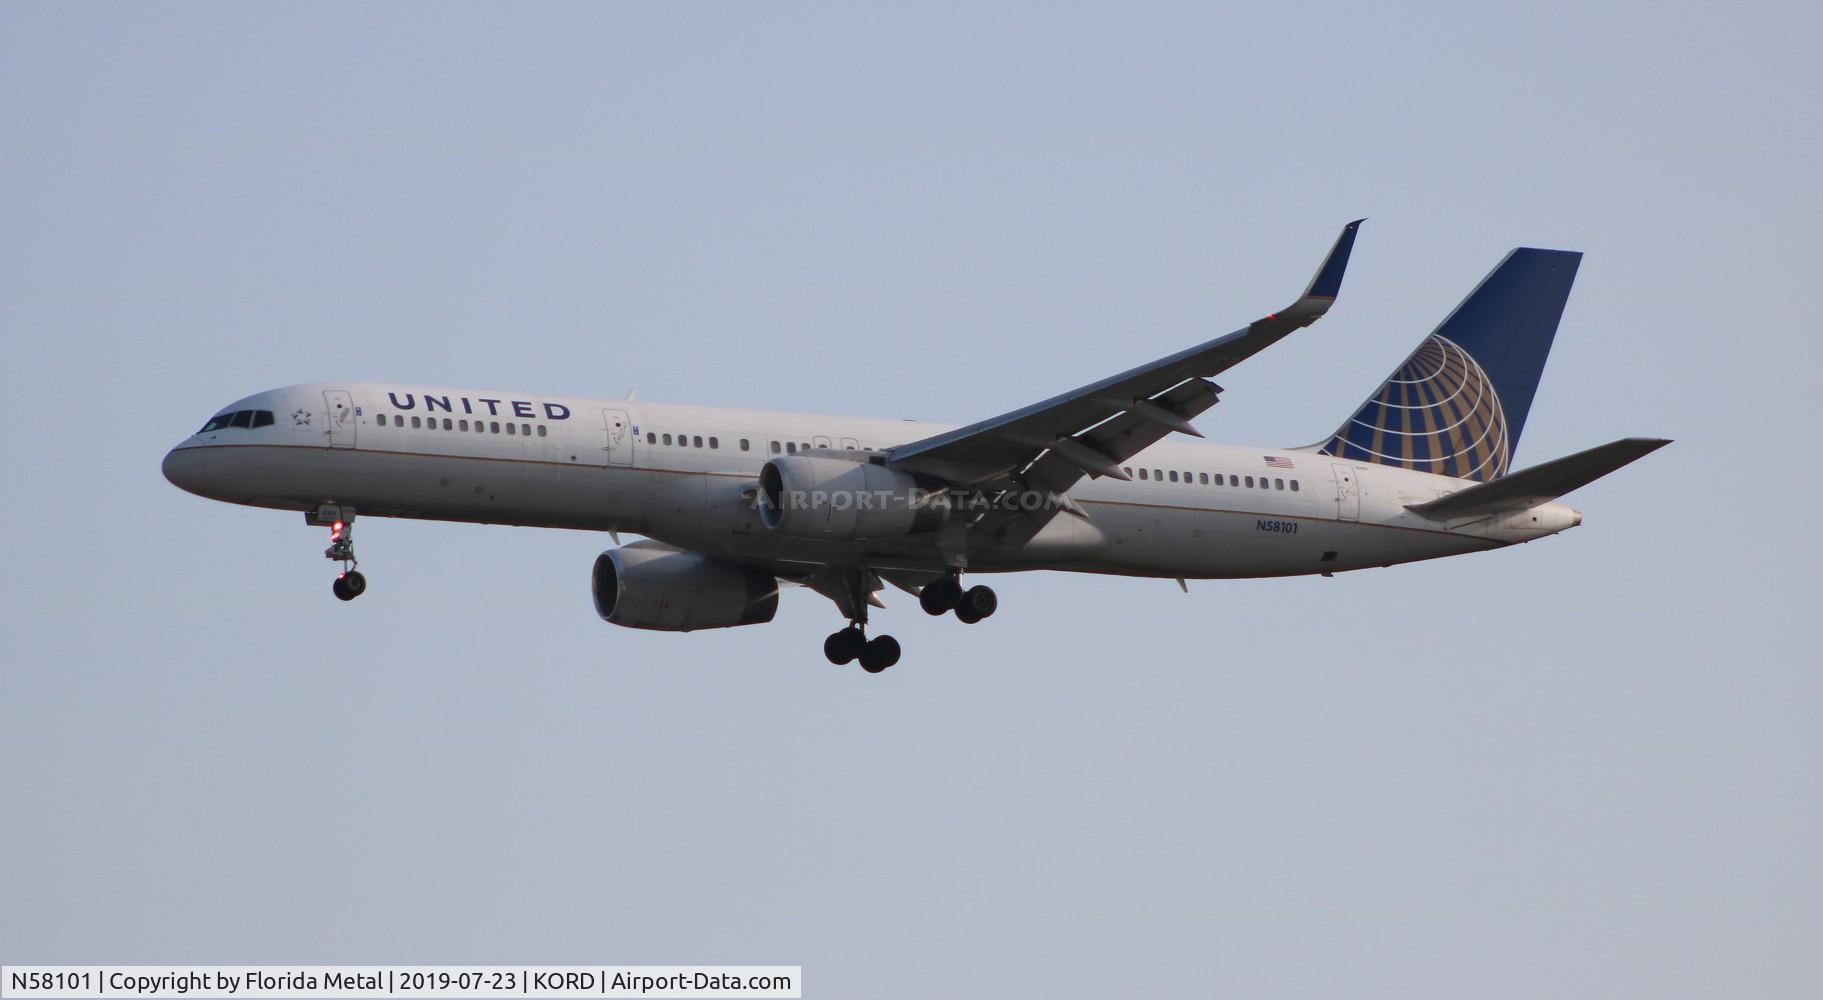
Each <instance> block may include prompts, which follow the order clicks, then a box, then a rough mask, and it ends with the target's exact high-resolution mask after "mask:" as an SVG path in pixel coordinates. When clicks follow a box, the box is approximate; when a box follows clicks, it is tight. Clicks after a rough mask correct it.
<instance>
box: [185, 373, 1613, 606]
mask: <svg viewBox="0 0 1823 1000" xmlns="http://www.w3.org/2000/svg"><path fill="white" fill-rule="evenodd" d="M242 410H250V411H262V412H270V413H271V414H272V418H271V422H270V423H267V424H264V425H263V426H247V427H232V426H231V427H225V428H221V429H216V430H205V431H203V432H199V433H197V434H195V435H192V436H191V437H190V438H189V439H187V440H185V441H184V442H182V443H181V444H179V445H178V446H177V447H176V448H175V449H173V450H172V452H171V453H170V455H169V456H167V458H166V460H165V474H166V476H167V477H169V478H170V479H171V481H172V482H174V483H176V484H177V485H179V486H181V487H183V488H184V489H186V490H189V491H190V492H193V493H197V494H199V495H202V496H206V497H210V498H213V499H217V500H224V501H228V502H232V503H242V504H249V505H253V506H260V507H272V508H277V509H281V510H299V511H312V510H316V509H318V508H319V507H321V506H323V505H326V504H334V505H341V506H345V507H351V508H353V509H354V510H355V511H357V512H358V513H359V514H362V515H366V516H370V517H372V516H379V517H411V518H425V519H432V520H446V521H470V522H478V523H486V524H516V525H531V526H541V527H561V528H583V529H591V530H611V531H625V532H630V533H636V534H642V535H646V536H649V537H652V538H655V539H658V540H660V541H662V542H665V543H667V544H670V545H674V546H677V547H679V548H685V549H692V550H696V551H699V552H703V553H706V554H709V555H713V556H719V557H722V558H727V559H732V560H737V561H741V562H746V563H750V564H754V565H760V566H768V567H771V568H774V569H777V570H779V571H780V572H782V573H789V572H791V570H792V567H794V566H797V565H800V564H802V565H811V564H820V565H845V564H847V565H867V566H871V567H875V568H903V569H907V570H936V569H943V568H945V567H947V566H955V565H958V562H959V561H960V563H961V564H964V565H966V567H967V568H968V569H969V570H971V571H987V572H993V571H1007V570H1019V569H1056V570H1071V571H1078V572H1092V573H1113V574H1122V575H1130V576H1149V577H1167V578H1168V577H1181V578H1219V577H1261V576H1289V575H1297V574H1305V573H1327V572H1332V571H1341V570H1351V569H1361V568H1365V567H1370V566H1384V565H1391V564H1393V563H1402V562H1411V561H1414V560H1420V559H1433V558H1437V557H1440V556H1448V555H1457V554H1460V553H1464V552H1472V551H1477V550H1481V549H1488V548H1496V547H1499V546H1503V545H1510V544H1513V543H1516V542H1524V541H1530V540H1532V539H1534V538H1539V537H1542V536H1544V535H1549V534H1553V533H1555V532H1558V531H1561V530H1563V529H1565V528H1568V527H1571V526H1573V525H1575V524H1577V523H1579V521H1580V517H1579V516H1578V515H1577V514H1576V512H1575V511H1573V510H1571V509H1570V508H1569V507H1567V506H1564V505H1562V504H1555V503H1553V504H1545V505H1542V506H1539V507H1535V508H1533V509H1531V510H1528V511H1525V512H1522V513H1518V514H1510V515H1499V516H1496V517H1493V518H1487V517H1483V518H1479V519H1471V520H1466V521H1464V522H1460V523H1438V522H1436V521H1431V520H1427V519H1425V518H1423V517H1420V516H1418V515H1416V514H1413V513H1412V512H1410V511H1408V510H1407V509H1406V506H1407V505H1408V504H1417V503H1421V502H1424V501H1429V500H1434V499H1436V498H1437V497H1439V496H1442V495H1444V494H1446V493H1450V492H1454V491H1456V490H1460V489H1463V488H1465V487H1467V486H1471V485H1473V484H1472V483H1470V482H1468V481H1466V480H1458V479H1451V478H1447V477H1443V476H1434V475H1429V474H1426V473H1421V472H1415V471H1410V470H1404V469H1398V468H1392V467H1387V466H1378V465H1365V464H1360V463H1355V462H1345V461H1340V460H1336V459H1332V458H1329V457H1327V456H1323V455H1319V454H1315V453H1312V452H1308V451H1289V450H1283V449H1279V450H1262V449H1257V448H1245V447H1234V446H1228V445H1216V444H1207V443H1202V442H1197V441H1192V440H1188V439H1171V440H1167V441H1164V442H1160V443H1159V444H1156V445H1154V446H1152V447H1151V448H1148V449H1147V450H1145V451H1143V452H1141V453H1140V454H1138V455H1136V456H1135V457H1134V458H1132V459H1131V460H1130V461H1128V462H1125V463H1123V466H1124V467H1125V468H1127V469H1129V470H1131V474H1132V476H1133V479H1132V481H1130V482H1121V481H1119V480H1117V479H1113V478H1106V477H1104V478H1099V479H1088V478H1085V479H1083V480H1082V481H1081V482H1079V483H1078V484H1077V485H1076V487H1075V488H1074V489H1073V490H1071V491H1070V498H1071V499H1073V500H1074V501H1075V502H1076V503H1077V504H1078V505H1079V508H1080V509H1081V511H1082V512H1083V513H1084V514H1086V517H1079V516H1075V515H1073V514H1070V513H1061V514H1058V515H1057V516H1055V517H1053V518H1051V520H1050V521H1049V522H1048V523H1047V524H1046V525H1045V527H1044V528H1043V530H1041V531H1040V532H1039V533H1038V534H1037V535H1036V537H1034V538H1032V539H1031V541H1030V542H1028V543H1026V544H1024V545H1021V546H1019V547H1017V548H1012V549H996V548H993V547H987V548H979V549H967V548H965V549H962V550H958V549H957V548H955V547H954V546H953V545H952V546H948V547H946V545H945V544H944V540H943V539H940V538H938V537H934V536H936V535H940V534H942V533H941V532H936V533H928V534H922V535H910V536H905V537H901V538H895V539H880V540H871V541H842V542H835V541H812V540H804V539H797V538H792V537H788V536H785V535H782V534H780V533H777V532H774V531H770V530H768V529H767V528H766V526H765V525H764V524H762V523H761V521H760V518H759V516H758V512H757V511H756V509H755V507H754V504H753V495H754V485H755V482H756V480H757V477H758V476H759V473H760V469H761V466H762V465H764V464H765V462H766V461H767V460H768V459H770V458H772V457H774V456H775V455H781V454H787V453H790V452H792V451H797V450H803V449H835V450H850V451H858V450H871V451H876V452H879V451H885V450H887V449H890V448H892V447H894V446H896V445H900V444H904V443H906V442H910V441H914V440H918V439H921V438H925V437H929V436H930V435H932V434H936V433H939V432H942V431H944V430H947V429H949V428H948V427H947V426H945V425H939V424H930V423H924V422H919V421H910V420H881V419H870V418H862V417H823V416H810V415H803V414H795V413H777V412H768V411H757V410H734V409H715V408H709V407H699V406H683V405H675V404H665V403H649V402H632V401H602V400H590V399H575V398H568V397H555V396H537V395H527V394H523V393H479V392H472V391H466V390H458V389H434V388H432V389H427V388H425V387H422V386H402V385H384V384H350V383H333V384H319V385H299V386H289V387H286V388H282V389H274V390H271V391H269V392H263V393H259V394H256V395H254V396H250V397H248V398H246V399H244V400H241V401H239V402H237V403H234V404H232V405H231V406H229V407H227V408H226V410H225V412H232V411H242Z"/></svg>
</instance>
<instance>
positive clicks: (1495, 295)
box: [1316, 247, 1582, 482]
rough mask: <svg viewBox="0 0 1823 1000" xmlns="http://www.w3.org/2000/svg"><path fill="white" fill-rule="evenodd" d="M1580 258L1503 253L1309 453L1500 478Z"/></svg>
mask: <svg viewBox="0 0 1823 1000" xmlns="http://www.w3.org/2000/svg"><path fill="white" fill-rule="evenodd" d="M1581 262H1582V254H1581V253H1578V252H1576V251H1573V250H1537V249H1532V248H1529V247H1521V248H1519V249H1517V250H1514V251H1513V252H1512V253H1510V254H1508V255H1507V257H1506V259H1505V260H1503V261H1501V262H1500V266H1499V267H1496V268H1494V270H1493V272H1492V273H1491V274H1489V275H1488V276H1487V277H1486V278H1484V279H1482V282H1481V284H1480V285H1479V286H1477V287H1476V289H1475V290H1474V291H1473V292H1470V293H1469V297H1468V298H1466V299H1464V300H1462V304H1461V305H1459V306H1457V307H1456V310H1455V311H1454V312H1452V313H1450V315H1449V318H1447V319H1445V320H1444V321H1443V323H1442V324H1440V325H1439V326H1438V327H1437V329H1436V330H1435V331H1434V332H1432V333H1431V335H1430V336H1429V337H1426V338H1425V339H1424V342H1423V343H1421V344H1419V345H1418V349H1417V350H1416V351H1413V352H1412V354H1411V356H1410V357H1408V358H1406V359H1405V362H1404V364H1401V365H1400V366H1399V368H1398V370H1396V371H1394V372H1393V373H1392V375H1391V376H1389V377H1388V378H1387V380H1386V382H1385V383H1384V384H1382V385H1381V386H1380V388H1379V389H1378V390H1377V391H1375V393H1374V394H1373V396H1371V397H1369V398H1368V400H1367V402H1365V403H1363V404H1362V405H1361V408H1360V409H1359V410H1357V411H1356V412H1355V414H1354V415H1353V416H1352V417H1350V418H1349V419H1348V420H1347V421H1346V422H1344V423H1343V424H1342V426H1341V427H1339V428H1337V429H1336V432H1335V433H1334V434H1332V435H1331V436H1330V438H1329V440H1328V441H1326V442H1324V443H1323V444H1320V445H1317V446H1316V448H1317V450H1319V451H1321V452H1322V453H1323V454H1326V455H1335V456H1338V457H1341V458H1349V459H1353V460H1355V461H1359V462H1373V463H1376V464H1379V465H1392V466H1397V467H1399V468H1404V469H1417V470H1419V471H1421V472H1432V473H1436V474H1438V475H1445V476H1455V477H1457V478H1459V479H1474V480H1478V481H1481V482H1486V481H1488V480H1491V479H1497V478H1499V477H1500V476H1503V475H1505V474H1506V472H1507V469H1508V467H1509V466H1510V465H1511V463H1512V457H1513V450H1514V449H1515V448H1517V447H1518V445H1519V434H1520V431H1522V430H1523V429H1524V428H1525V420H1526V414H1527V412H1529V411H1530V410H1531V408H1532V397H1533V396H1534V395H1536V394H1537V392H1538V381H1539V378H1540V377H1541V376H1542V375H1543V374H1544V364H1545V358H1546V357H1547V356H1549V355H1550V353H1551V342H1552V340H1553V339H1555V338H1556V336H1557V321H1558V320H1559V319H1560V318H1562V316H1563V310H1564V303H1565V302H1566V301H1568V299H1569V297H1570V286H1571V284H1573V283H1574V282H1575V280H1576V268H1577V266H1578V265H1579V264H1580V263H1581Z"/></svg>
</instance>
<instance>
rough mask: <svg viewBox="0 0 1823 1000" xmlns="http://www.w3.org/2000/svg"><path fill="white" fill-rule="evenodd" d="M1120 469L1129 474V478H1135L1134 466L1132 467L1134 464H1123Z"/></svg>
mask: <svg viewBox="0 0 1823 1000" xmlns="http://www.w3.org/2000/svg"><path fill="white" fill-rule="evenodd" d="M1120 471H1122V472H1124V473H1126V474H1127V478H1128V479H1132V478H1133V468H1132V466H1127V465H1123V466H1121V467H1120Z"/></svg>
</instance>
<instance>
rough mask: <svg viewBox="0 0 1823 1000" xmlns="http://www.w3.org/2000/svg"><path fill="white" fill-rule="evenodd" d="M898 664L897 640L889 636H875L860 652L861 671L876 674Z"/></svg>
mask: <svg viewBox="0 0 1823 1000" xmlns="http://www.w3.org/2000/svg"><path fill="white" fill-rule="evenodd" d="M897 662H899V640H897V639H895V638H893V637H892V636H890V635H877V636H874V637H873V638H872V639H869V640H867V645H866V647H864V648H863V649H862V650H861V669H862V670H865V671H867V672H868V673H870V674H877V673H879V672H880V671H882V670H885V669H886V668H887V667H890V666H892V665H893V664H895V663H897Z"/></svg>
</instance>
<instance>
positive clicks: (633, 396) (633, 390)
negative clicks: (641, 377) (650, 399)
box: [627, 386, 639, 403]
mask: <svg viewBox="0 0 1823 1000" xmlns="http://www.w3.org/2000/svg"><path fill="white" fill-rule="evenodd" d="M638 396H639V386H632V387H630V388H628V389H627V402H629V403H632V402H635V401H636V400H637V398H638Z"/></svg>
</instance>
